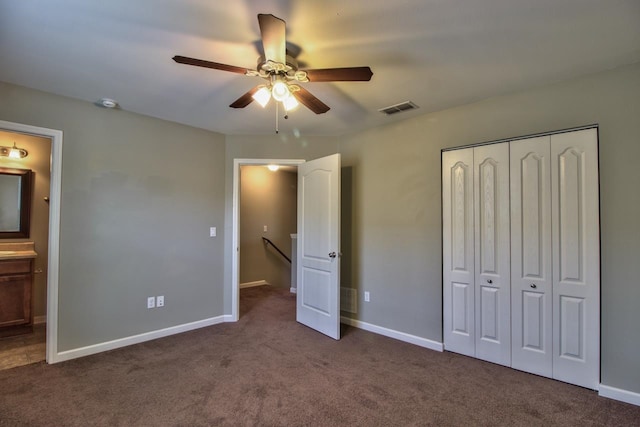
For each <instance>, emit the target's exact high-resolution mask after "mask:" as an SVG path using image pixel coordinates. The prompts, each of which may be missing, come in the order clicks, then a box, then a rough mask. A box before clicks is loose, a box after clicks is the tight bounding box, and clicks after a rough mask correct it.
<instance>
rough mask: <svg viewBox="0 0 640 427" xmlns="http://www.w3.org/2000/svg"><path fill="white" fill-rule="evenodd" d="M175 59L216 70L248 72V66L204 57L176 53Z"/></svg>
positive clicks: (179, 61)
mask: <svg viewBox="0 0 640 427" xmlns="http://www.w3.org/2000/svg"><path fill="white" fill-rule="evenodd" d="M173 60H174V61H176V62H177V63H179V64H187V65H195V66H196V67H204V68H213V69H214V70H222V71H230V72H232V73H238V74H246V72H247V71H248V68H242V67H235V66H233V65H226V64H220V63H217V62H211V61H205V60H203V59H195V58H187V57H186V56H180V55H176V56H174V57H173Z"/></svg>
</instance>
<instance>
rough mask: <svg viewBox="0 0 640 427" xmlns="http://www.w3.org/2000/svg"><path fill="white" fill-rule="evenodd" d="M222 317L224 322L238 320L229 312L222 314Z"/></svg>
mask: <svg viewBox="0 0 640 427" xmlns="http://www.w3.org/2000/svg"><path fill="white" fill-rule="evenodd" d="M222 317H223V318H224V321H225V322H237V321H238V319H235V318H234V317H233V315H231V314H225V315H224V316H222Z"/></svg>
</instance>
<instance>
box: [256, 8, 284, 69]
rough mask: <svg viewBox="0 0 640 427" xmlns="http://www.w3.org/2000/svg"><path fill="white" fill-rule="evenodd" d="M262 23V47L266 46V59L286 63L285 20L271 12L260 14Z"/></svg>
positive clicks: (259, 22) (259, 20) (259, 17)
mask: <svg viewBox="0 0 640 427" xmlns="http://www.w3.org/2000/svg"><path fill="white" fill-rule="evenodd" d="M258 24H260V34H261V35H262V47H263V48H264V57H265V59H266V60H267V61H268V60H271V61H273V62H278V63H280V64H286V62H287V57H286V49H287V47H286V38H285V37H286V32H287V27H286V24H285V22H284V21H283V20H282V19H280V18H276V17H275V16H273V15H271V14H269V15H266V14H264V13H261V14H259V15H258Z"/></svg>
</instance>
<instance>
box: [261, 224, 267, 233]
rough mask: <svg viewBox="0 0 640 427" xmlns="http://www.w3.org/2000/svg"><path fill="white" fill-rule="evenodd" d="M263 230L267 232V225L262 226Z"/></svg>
mask: <svg viewBox="0 0 640 427" xmlns="http://www.w3.org/2000/svg"><path fill="white" fill-rule="evenodd" d="M262 231H264V232H265V233H266V232H267V226H266V225H265V226H264V227H262Z"/></svg>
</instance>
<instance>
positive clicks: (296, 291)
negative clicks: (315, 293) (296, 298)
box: [289, 288, 298, 294]
mask: <svg viewBox="0 0 640 427" xmlns="http://www.w3.org/2000/svg"><path fill="white" fill-rule="evenodd" d="M289 292H291V293H292V294H297V293H298V288H289Z"/></svg>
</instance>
